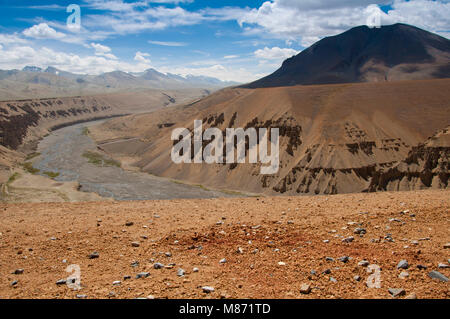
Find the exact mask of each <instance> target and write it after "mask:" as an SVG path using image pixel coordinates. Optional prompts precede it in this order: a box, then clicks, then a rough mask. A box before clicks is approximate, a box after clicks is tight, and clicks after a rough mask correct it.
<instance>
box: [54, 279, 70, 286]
mask: <svg viewBox="0 0 450 319" xmlns="http://www.w3.org/2000/svg"><path fill="white" fill-rule="evenodd" d="M66 282H67V281H66V280H65V279H60V280H58V281H57V282H56V284H57V285H58V286H61V285H65V284H66Z"/></svg>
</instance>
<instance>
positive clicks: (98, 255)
mask: <svg viewBox="0 0 450 319" xmlns="http://www.w3.org/2000/svg"><path fill="white" fill-rule="evenodd" d="M98 257H100V254H99V253H98V252H96V251H95V252H93V253H92V254H90V255H89V259H96V258H98Z"/></svg>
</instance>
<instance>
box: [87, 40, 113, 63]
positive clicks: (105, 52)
mask: <svg viewBox="0 0 450 319" xmlns="http://www.w3.org/2000/svg"><path fill="white" fill-rule="evenodd" d="M88 47H91V48H93V49H94V50H95V55H97V56H104V57H106V58H108V59H113V60H115V59H117V57H116V56H115V55H114V54H112V53H111V48H110V47H108V46H106V45H102V44H100V43H94V42H92V43H91V44H90V45H89V46H88Z"/></svg>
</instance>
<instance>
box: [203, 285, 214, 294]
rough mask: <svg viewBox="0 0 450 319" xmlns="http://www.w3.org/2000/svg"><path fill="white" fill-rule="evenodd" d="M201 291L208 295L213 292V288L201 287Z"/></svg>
mask: <svg viewBox="0 0 450 319" xmlns="http://www.w3.org/2000/svg"><path fill="white" fill-rule="evenodd" d="M202 290H203V292H205V293H207V294H209V293H211V292H214V288H213V287H210V286H203V287H202Z"/></svg>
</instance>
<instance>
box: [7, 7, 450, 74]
mask: <svg viewBox="0 0 450 319" xmlns="http://www.w3.org/2000/svg"><path fill="white" fill-rule="evenodd" d="M71 4H74V5H77V6H79V8H80V20H79V22H80V23H79V24H78V23H77V22H78V20H77V19H74V18H73V17H72V18H70V16H71V15H72V14H76V12H77V10H75V11H73V10H70V12H67V11H68V10H67V9H68V6H69V5H71ZM374 14H375V15H377V16H378V17H380V22H381V24H382V25H387V24H393V23H397V22H401V23H407V24H412V25H415V26H417V27H420V28H423V29H425V30H428V31H431V32H435V33H438V34H440V35H441V36H444V37H447V38H449V37H450V18H449V17H450V1H449V0H409V1H407V0H391V1H389V0H388V1H386V0H271V1H264V0H248V1H239V0H138V1H125V0H69V1H65V0H58V1H57V0H49V1H44V0H33V1H22V0H14V1H11V0H0V69H3V70H9V69H22V68H23V67H24V66H29V65H32V66H38V67H42V68H46V67H48V66H53V67H56V68H58V69H61V70H64V71H68V72H72V73H79V74H100V73H104V72H111V71H117V70H119V71H124V72H136V73H138V72H143V71H144V70H146V69H149V68H155V69H156V70H158V71H160V72H164V73H174V74H180V75H187V74H193V75H204V76H212V77H216V78H219V79H221V80H224V81H237V82H248V81H252V80H255V79H258V78H260V77H262V76H265V75H267V74H270V73H272V72H273V71H275V70H276V69H277V68H279V67H280V66H281V64H282V62H283V61H284V60H285V59H287V58H289V57H291V56H293V55H296V54H298V53H299V52H301V51H302V50H304V49H305V48H307V47H309V46H310V45H312V44H313V43H314V42H316V41H318V40H320V39H321V38H323V37H326V36H332V35H336V34H339V33H342V32H344V31H346V30H348V29H350V28H352V27H355V26H359V25H365V24H367V21H368V18H369V17H370V16H373V15H374ZM68 18H69V21H68Z"/></svg>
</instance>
